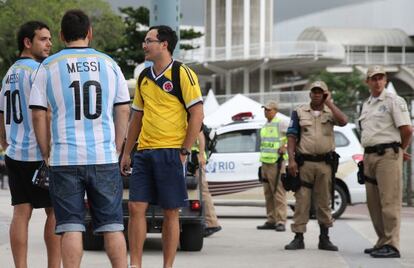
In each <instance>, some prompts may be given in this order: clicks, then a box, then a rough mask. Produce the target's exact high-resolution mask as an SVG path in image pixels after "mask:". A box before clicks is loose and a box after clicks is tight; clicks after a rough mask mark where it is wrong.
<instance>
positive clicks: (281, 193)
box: [262, 162, 287, 224]
mask: <svg viewBox="0 0 414 268" xmlns="http://www.w3.org/2000/svg"><path fill="white" fill-rule="evenodd" d="M284 166H285V165H284V163H283V162H282V168H281V170H280V172H279V177H278V178H276V173H277V164H266V163H262V178H264V179H266V180H267V182H264V183H263V191H264V196H265V201H266V215H267V222H269V223H275V224H285V223H286V219H287V201H286V191H285V188H283V184H282V182H281V181H280V176H281V174H282V172H285V170H284V169H285V168H284ZM275 187H276V190H275Z"/></svg>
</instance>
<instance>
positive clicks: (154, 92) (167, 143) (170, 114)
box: [132, 64, 203, 150]
mask: <svg viewBox="0 0 414 268" xmlns="http://www.w3.org/2000/svg"><path fill="white" fill-rule="evenodd" d="M171 66H172V64H170V65H169V66H168V67H167V68H166V70H165V71H164V72H163V73H161V74H160V75H158V76H157V77H155V75H154V73H153V70H152V68H151V69H150V70H149V72H148V75H150V76H152V77H155V79H156V80H157V79H158V78H161V77H162V76H165V77H166V78H167V79H169V80H170V81H171V80H172V79H171V75H172V71H171V70H172V69H171ZM180 83H181V92H182V95H183V99H184V102H185V106H186V107H187V109H188V108H190V107H191V106H193V105H195V104H197V103H199V102H202V101H203V98H202V95H201V90H200V86H199V84H198V79H197V76H196V75H195V73H194V72H193V71H192V70H191V69H190V68H188V67H187V66H186V65H184V64H182V65H181V67H180ZM139 86H140V88H139ZM132 109H134V110H136V111H143V112H144V116H143V118H142V128H141V133H140V135H139V139H138V150H142V149H155V148H180V147H181V146H182V144H183V142H184V138H185V135H186V132H187V112H186V110H185V109H184V106H183V104H182V103H181V102H180V101H179V100H178V98H177V97H176V96H174V95H172V94H170V93H168V92H166V91H164V90H163V89H162V88H160V87H159V86H158V85H157V84H156V83H155V82H154V81H153V80H151V79H150V78H149V77H148V76H145V77H144V79H143V80H142V81H141V85H137V87H136V89H135V96H134V102H133V104H132Z"/></svg>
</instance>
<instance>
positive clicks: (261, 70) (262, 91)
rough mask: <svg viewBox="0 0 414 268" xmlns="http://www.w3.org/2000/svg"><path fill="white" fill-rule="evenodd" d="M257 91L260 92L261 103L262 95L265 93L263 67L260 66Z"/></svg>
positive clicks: (261, 100)
mask: <svg viewBox="0 0 414 268" xmlns="http://www.w3.org/2000/svg"><path fill="white" fill-rule="evenodd" d="M259 91H260V96H261V97H260V102H262V103H263V93H264V92H265V67H264V66H260V69H259Z"/></svg>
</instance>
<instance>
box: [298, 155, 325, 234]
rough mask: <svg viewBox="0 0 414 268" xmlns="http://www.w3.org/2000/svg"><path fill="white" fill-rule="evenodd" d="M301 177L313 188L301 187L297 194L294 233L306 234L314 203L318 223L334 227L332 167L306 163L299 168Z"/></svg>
mask: <svg viewBox="0 0 414 268" xmlns="http://www.w3.org/2000/svg"><path fill="white" fill-rule="evenodd" d="M299 176H300V179H301V180H302V181H305V182H308V183H311V184H313V188H312V189H310V188H307V187H305V186H303V185H302V186H301V187H300V189H299V190H298V191H296V193H295V198H296V204H295V213H294V215H293V222H294V223H293V224H292V225H291V229H292V232H294V233H305V232H306V224H307V223H308V221H309V210H310V207H311V202H312V193H313V201H314V202H315V203H314V204H315V209H316V218H317V219H318V223H319V224H320V225H323V226H325V227H332V225H333V219H332V215H331V207H330V201H331V183H332V181H331V180H332V179H331V176H332V174H331V166H330V165H328V164H326V163H325V162H310V161H305V163H304V164H303V165H302V166H301V167H300V168H299Z"/></svg>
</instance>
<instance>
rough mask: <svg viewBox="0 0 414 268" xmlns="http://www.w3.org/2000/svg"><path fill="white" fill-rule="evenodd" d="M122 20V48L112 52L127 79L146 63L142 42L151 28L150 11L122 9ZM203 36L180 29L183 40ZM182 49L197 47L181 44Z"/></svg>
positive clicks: (144, 9) (143, 8)
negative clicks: (123, 26) (123, 31)
mask: <svg viewBox="0 0 414 268" xmlns="http://www.w3.org/2000/svg"><path fill="white" fill-rule="evenodd" d="M119 11H120V12H121V14H122V18H123V21H124V24H125V33H124V38H123V40H122V44H121V45H120V47H119V48H118V49H117V50H116V51H113V52H112V55H113V57H114V58H115V60H116V61H117V62H118V64H119V66H120V67H121V69H122V71H123V72H124V75H125V77H127V78H128V77H132V76H133V73H134V69H135V66H137V65H138V64H140V63H142V62H144V60H145V58H144V50H143V49H142V41H144V39H145V35H146V33H147V30H148V26H149V21H150V19H149V16H150V13H149V10H148V9H147V8H146V7H138V8H133V7H125V8H120V9H119ZM200 36H202V33H201V32H196V31H194V29H192V28H190V29H188V30H183V29H180V37H181V39H183V40H191V39H194V38H198V37H200ZM180 48H181V49H185V50H189V49H194V48H196V47H194V46H192V45H191V44H180Z"/></svg>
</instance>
